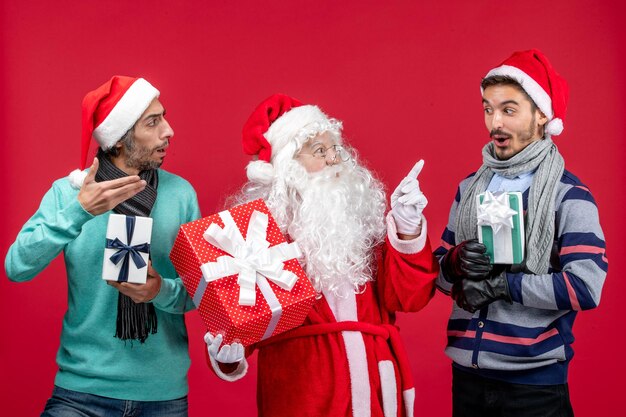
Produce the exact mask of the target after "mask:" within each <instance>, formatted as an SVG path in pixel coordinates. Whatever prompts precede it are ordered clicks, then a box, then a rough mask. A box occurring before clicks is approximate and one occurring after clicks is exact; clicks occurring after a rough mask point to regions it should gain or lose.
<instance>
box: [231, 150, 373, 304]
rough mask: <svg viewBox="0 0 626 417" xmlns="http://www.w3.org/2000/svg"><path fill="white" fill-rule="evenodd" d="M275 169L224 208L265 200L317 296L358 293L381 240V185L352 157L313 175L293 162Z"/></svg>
mask: <svg viewBox="0 0 626 417" xmlns="http://www.w3.org/2000/svg"><path fill="white" fill-rule="evenodd" d="M344 147H345V145H344ZM351 152H352V153H353V154H354V151H351ZM275 169H276V175H275V177H274V179H273V181H272V182H271V183H270V184H263V183H259V182H253V181H249V182H248V183H246V184H245V185H244V186H243V188H242V190H241V191H240V192H239V194H237V195H235V196H232V197H231V198H230V199H229V200H230V203H231V204H240V203H244V202H248V201H252V200H255V199H258V198H262V199H264V200H265V202H266V203H267V205H268V207H269V209H270V211H271V212H272V215H273V216H274V218H275V219H276V222H277V223H278V225H279V227H280V229H281V231H282V232H283V233H285V234H287V235H289V236H290V237H291V239H293V240H294V241H296V242H297V243H298V245H299V246H300V249H301V250H302V253H303V259H302V260H301V262H302V264H303V267H304V268H305V271H306V272H307V275H308V276H309V278H310V279H311V282H312V283H313V286H314V287H315V289H316V290H317V291H318V292H320V293H321V292H322V291H323V290H326V291H332V292H333V293H334V294H335V295H337V296H346V295H347V291H354V292H357V293H358V292H361V291H362V290H363V289H364V285H365V284H366V283H367V282H368V281H371V280H372V279H373V278H374V274H375V268H376V259H375V251H374V249H375V248H376V247H377V246H378V245H380V244H381V243H382V242H383V240H384V237H385V231H386V226H385V220H384V214H385V210H386V202H385V201H386V200H385V192H384V188H383V185H382V183H381V182H380V181H379V180H377V179H376V178H375V177H374V176H373V174H372V173H371V172H370V171H369V170H368V169H367V168H365V167H364V166H362V165H359V164H358V162H357V160H356V156H355V159H354V160H352V161H348V162H346V163H340V164H338V165H334V166H328V167H326V168H324V169H323V170H322V171H321V172H317V173H313V174H309V173H307V171H306V170H305V168H304V167H303V166H302V165H301V164H300V163H299V162H298V161H296V160H295V159H293V158H291V159H289V160H286V161H284V162H282V163H280V164H276V165H275Z"/></svg>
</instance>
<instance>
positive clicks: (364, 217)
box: [205, 95, 438, 417]
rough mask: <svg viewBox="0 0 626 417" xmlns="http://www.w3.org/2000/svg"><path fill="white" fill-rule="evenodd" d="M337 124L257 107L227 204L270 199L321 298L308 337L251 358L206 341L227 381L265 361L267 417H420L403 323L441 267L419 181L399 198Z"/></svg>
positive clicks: (279, 341)
mask: <svg viewBox="0 0 626 417" xmlns="http://www.w3.org/2000/svg"><path fill="white" fill-rule="evenodd" d="M341 127H342V125H341V122H339V121H338V120H335V119H332V118H329V117H328V116H327V115H326V114H324V113H323V112H322V111H321V110H320V109H319V108H318V107H317V106H313V105H302V103H300V102H298V101H297V100H294V99H292V98H290V97H288V96H284V95H274V96H272V97H270V98H269V99H267V100H266V101H264V102H263V103H261V104H260V105H259V107H258V108H257V109H256V110H255V111H254V113H253V114H252V115H251V116H250V118H249V119H248V121H247V122H246V124H245V126H244V130H243V146H244V150H245V152H246V153H248V154H250V155H254V156H255V158H254V159H255V160H254V161H252V162H250V164H249V165H248V167H247V174H248V178H249V182H248V183H247V184H245V186H244V187H243V189H242V190H241V192H240V193H239V194H237V195H235V196H233V198H232V200H233V201H231V203H233V204H235V203H244V202H247V201H251V200H254V199H257V198H263V199H264V200H265V201H266V203H267V205H268V207H269V208H270V210H271V212H272V214H273V215H274V217H275V219H276V221H277V223H278V225H279V226H280V228H281V230H282V231H283V232H284V233H285V234H286V235H288V237H289V238H290V239H291V240H293V241H295V242H297V243H298V245H299V247H300V249H301V251H302V253H303V257H302V259H301V260H300V261H301V263H302V265H303V267H304V268H305V270H306V272H307V275H308V276H309V278H310V279H311V281H312V283H313V286H314V287H315V289H316V290H317V292H318V294H319V298H318V300H317V301H316V303H315V304H314V306H313V308H312V310H311V312H310V313H309V315H308V317H307V318H306V320H305V322H304V323H303V324H302V326H300V327H298V328H296V329H294V330H291V331H289V332H287V333H283V334H281V335H278V336H275V337H273V338H270V339H267V340H264V341H262V342H260V343H258V344H256V345H254V346H251V347H250V348H248V349H246V350H245V351H244V348H243V347H242V346H241V345H240V344H238V343H233V344H232V345H223V344H222V336H221V335H211V334H206V335H205V341H206V343H207V347H208V349H207V351H208V358H209V362H210V364H211V367H212V368H213V370H214V371H215V372H216V374H217V375H218V376H219V377H221V378H222V379H225V380H227V381H234V380H237V379H239V378H241V377H243V376H244V375H245V373H246V370H247V367H248V365H247V362H246V359H245V356H247V355H249V354H251V353H252V352H253V351H254V350H258V351H259V354H258V407H259V410H258V411H259V415H260V416H272V417H276V416H294V415H298V416H385V417H388V416H412V415H413V403H414V397H415V391H414V388H413V384H412V380H411V374H410V368H409V365H408V363H407V358H406V353H405V350H404V347H403V344H402V341H401V340H400V337H399V333H398V328H397V327H396V326H395V325H394V322H395V315H394V314H395V312H396V311H402V312H412V311H418V310H420V309H421V308H423V307H424V306H425V305H426V304H427V303H428V301H429V300H430V298H431V297H432V295H433V290H434V280H435V278H436V277H437V272H438V264H437V262H436V261H435V260H434V258H433V255H432V252H431V248H430V243H429V241H428V237H427V234H426V220H425V218H424V217H423V216H422V210H423V209H424V207H425V206H426V203H427V200H426V198H425V197H424V195H423V194H422V192H421V191H420V187H419V182H418V181H417V175H418V174H419V171H420V170H421V169H422V166H423V161H420V162H418V163H417V164H416V165H415V167H414V168H413V170H412V171H411V173H410V174H409V176H407V177H406V178H405V179H404V180H403V181H402V182H401V183H400V185H399V186H398V188H396V190H395V191H394V193H393V195H392V196H391V207H392V208H391V211H390V212H389V213H388V214H387V216H386V217H385V211H386V200H385V192H384V189H383V185H382V184H381V182H380V181H378V180H377V179H376V178H375V177H374V176H373V175H372V173H371V172H370V171H369V170H368V169H367V168H365V167H364V166H363V165H361V164H360V163H359V161H358V157H357V155H356V152H355V151H354V149H352V148H351V147H350V146H348V144H346V143H345V142H344V140H343V138H342V135H341Z"/></svg>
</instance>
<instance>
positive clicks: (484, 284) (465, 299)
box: [452, 271, 512, 313]
mask: <svg viewBox="0 0 626 417" xmlns="http://www.w3.org/2000/svg"><path fill="white" fill-rule="evenodd" d="M452 298H453V299H454V301H456V304H457V305H458V306H459V307H461V308H462V309H463V310H466V311H469V312H470V313H474V312H476V311H478V310H480V309H481V308H483V307H485V306H487V305H489V304H491V303H492V302H494V301H496V300H505V301H507V302H509V303H511V302H512V300H511V293H510V292H509V283H508V281H507V279H506V272H505V271H502V272H501V273H500V274H498V275H494V276H490V277H488V278H486V279H483V280H481V281H472V280H470V279H463V280H461V281H458V282H456V283H455V284H454V286H453V287H452Z"/></svg>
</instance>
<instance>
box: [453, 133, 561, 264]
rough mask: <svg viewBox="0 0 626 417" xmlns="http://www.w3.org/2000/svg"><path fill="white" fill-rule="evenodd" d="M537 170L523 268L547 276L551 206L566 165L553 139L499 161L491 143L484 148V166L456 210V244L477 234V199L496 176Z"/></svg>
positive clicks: (538, 142) (552, 234)
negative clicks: (524, 265) (524, 266)
mask: <svg viewBox="0 0 626 417" xmlns="http://www.w3.org/2000/svg"><path fill="white" fill-rule="evenodd" d="M535 169H536V170H537V171H536V172H535V174H534V176H533V181H532V184H531V186H530V193H529V197H528V213H527V216H526V222H525V223H526V269H527V270H528V271H530V272H532V273H535V274H546V273H547V272H548V268H549V267H550V253H551V251H552V243H553V241H554V219H555V212H554V204H555V201H554V199H555V193H556V190H557V184H558V182H559V181H560V179H561V176H562V175H563V171H564V169H565V162H564V160H563V157H562V156H561V154H560V153H559V151H558V149H557V147H556V145H555V144H554V142H552V139H550V138H548V139H542V140H538V141H535V142H533V143H531V144H530V145H528V146H527V147H526V148H524V150H522V151H521V152H520V153H518V154H517V155H515V156H513V157H512V158H510V159H507V160H499V159H497V158H496V154H495V152H494V144H493V142H489V143H488V144H486V145H485V147H484V148H483V165H482V166H481V167H480V169H479V170H478V171H477V172H476V174H475V175H474V177H473V178H472V181H471V182H470V183H469V185H468V186H467V188H466V189H465V191H464V192H463V195H462V197H461V201H460V202H459V206H458V208H457V216H456V224H455V239H456V243H457V245H458V244H459V243H461V242H463V241H464V240H467V239H475V238H476V236H477V235H478V229H477V227H478V226H477V224H478V221H477V217H476V196H477V195H478V194H480V193H482V192H484V191H485V190H486V189H487V187H488V186H489V183H490V182H491V179H492V177H493V175H494V174H495V173H497V174H499V175H501V176H503V177H506V178H514V177H516V176H518V175H521V174H525V173H527V172H532V171H534V170H535Z"/></svg>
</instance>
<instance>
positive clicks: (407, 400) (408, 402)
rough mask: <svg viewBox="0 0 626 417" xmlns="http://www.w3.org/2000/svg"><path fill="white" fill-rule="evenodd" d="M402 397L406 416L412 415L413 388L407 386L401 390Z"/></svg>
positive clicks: (411, 416)
mask: <svg viewBox="0 0 626 417" xmlns="http://www.w3.org/2000/svg"><path fill="white" fill-rule="evenodd" d="M402 399H403V400H404V411H406V417H413V414H414V413H413V408H415V388H409V389H406V390H404V391H402Z"/></svg>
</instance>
